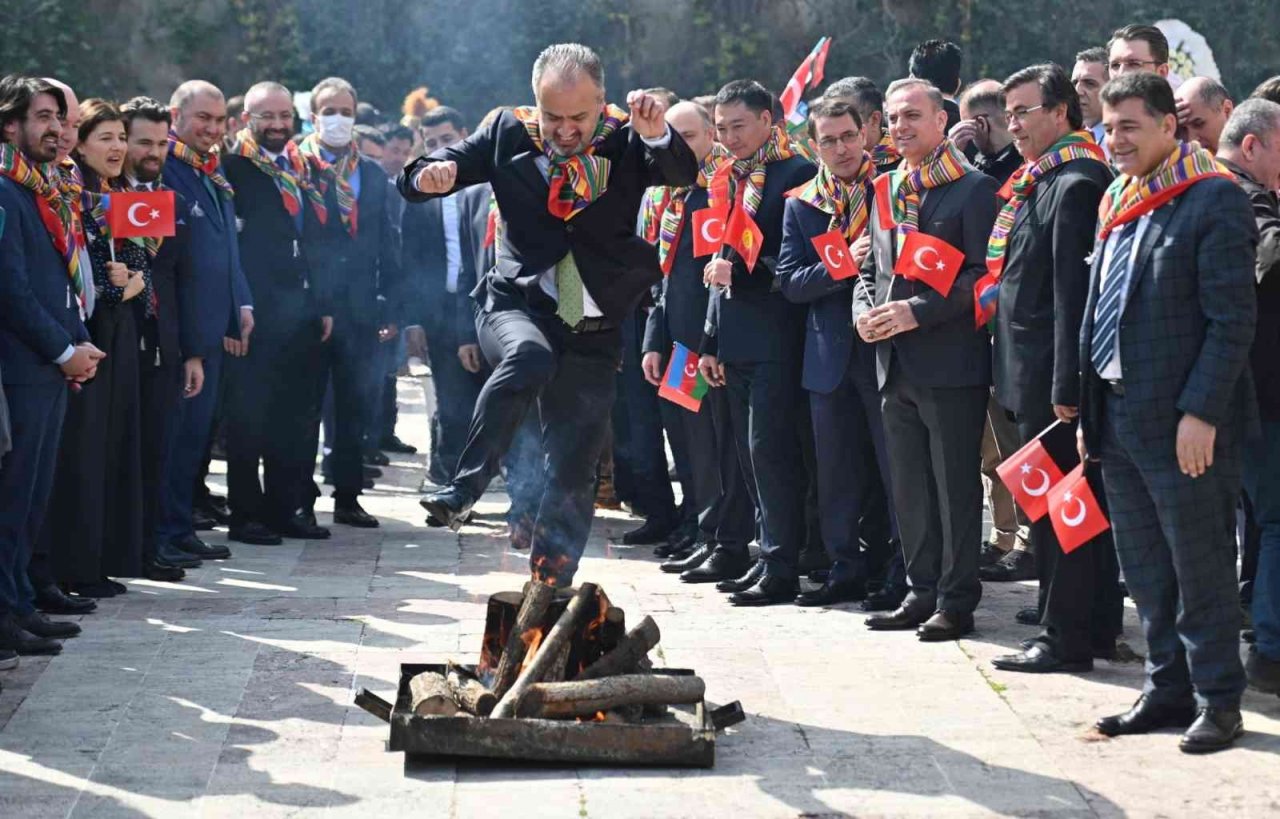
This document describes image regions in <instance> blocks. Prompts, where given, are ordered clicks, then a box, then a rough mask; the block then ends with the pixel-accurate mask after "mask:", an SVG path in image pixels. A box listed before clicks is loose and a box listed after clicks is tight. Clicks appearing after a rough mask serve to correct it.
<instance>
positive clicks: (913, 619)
mask: <svg viewBox="0 0 1280 819" xmlns="http://www.w3.org/2000/svg"><path fill="white" fill-rule="evenodd" d="M928 619H929V615H927V614H924V613H923V612H920V611H917V610H914V609H909V608H907V607H906V606H899V607H898V608H897V609H896V610H894V611H893V612H891V613H889V614H877V615H876V616H874V617H868V618H867V619H866V624H867V628H869V629H871V630H872V631H910V630H912V629H915V628H919V627H920V624H921V623H923V622H924V621H925V620H928Z"/></svg>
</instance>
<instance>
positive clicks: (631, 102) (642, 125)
mask: <svg viewBox="0 0 1280 819" xmlns="http://www.w3.org/2000/svg"><path fill="white" fill-rule="evenodd" d="M627 106H628V107H629V108H630V109H631V130H633V131H635V132H636V133H637V134H639V135H640V136H642V137H644V138H645V139H659V138H661V137H662V135H663V134H665V133H666V132H667V120H666V119H665V117H666V113H667V104H666V103H665V102H663V101H662V100H660V99H658V98H657V97H655V96H653V95H652V94H646V93H645V92H643V91H632V92H631V93H630V94H627Z"/></svg>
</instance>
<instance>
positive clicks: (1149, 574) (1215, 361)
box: [1080, 73, 1257, 753]
mask: <svg viewBox="0 0 1280 819" xmlns="http://www.w3.org/2000/svg"><path fill="white" fill-rule="evenodd" d="M1102 102H1103V122H1104V123H1105V125H1106V129H1107V134H1108V136H1109V139H1110V142H1111V156H1112V159H1113V160H1114V162H1115V165H1116V169H1117V170H1118V171H1119V172H1120V174H1121V176H1120V177H1119V178H1118V179H1117V180H1116V181H1115V182H1114V183H1113V184H1112V186H1111V188H1109V189H1108V191H1107V196H1106V197H1105V198H1104V200H1103V204H1102V207H1101V208H1100V210H1099V213H1100V214H1101V215H1100V218H1099V228H1098V242H1097V244H1096V245H1095V249H1094V254H1093V270H1092V275H1091V277H1090V282H1089V300H1088V302H1087V304H1086V305H1085V313H1084V324H1083V326H1082V327H1081V330H1080V366H1081V369H1082V371H1083V382H1082V399H1081V407H1080V415H1081V424H1080V441H1081V456H1082V457H1084V456H1086V455H1089V456H1093V457H1097V458H1099V459H1100V460H1101V461H1102V474H1103V478H1104V480H1105V482H1106V489H1107V500H1108V501H1109V504H1110V512H1111V526H1112V529H1113V531H1114V532H1115V540H1116V549H1117V551H1118V552H1119V555H1120V566H1121V568H1122V569H1123V570H1124V576H1125V581H1126V583H1127V585H1128V588H1129V594H1130V596H1132V597H1133V601H1134V603H1136V604H1137V607H1138V617H1139V619H1140V620H1141V622H1142V630H1143V632H1144V634H1145V636H1146V638H1147V680H1146V684H1145V685H1144V687H1143V693H1142V696H1141V697H1139V698H1138V701H1137V702H1136V703H1135V704H1134V706H1133V707H1132V708H1131V709H1130V710H1129V711H1128V712H1126V713H1124V714H1120V715H1117V716H1113V717H1104V718H1103V719H1101V720H1099V721H1098V726H1097V727H1098V730H1099V731H1101V732H1102V733H1103V734H1106V735H1108V736H1117V735H1120V734H1136V733H1146V732H1148V731H1151V730H1154V729H1157V728H1162V727H1170V726H1179V727H1183V726H1187V725H1190V726H1191V727H1190V728H1189V729H1188V730H1187V732H1186V734H1185V735H1184V736H1183V738H1182V742H1181V744H1180V746H1179V747H1180V748H1181V749H1182V750H1183V751H1186V752H1188V753H1204V752H1208V751H1216V750H1220V749H1222V748H1225V747H1227V746H1229V745H1231V744H1232V743H1233V742H1234V741H1235V739H1236V738H1237V737H1239V736H1240V735H1241V733H1243V731H1244V727H1243V723H1242V722H1241V719H1240V697H1241V694H1243V692H1244V688H1245V675H1244V669H1243V667H1242V666H1241V663H1240V653H1239V650H1240V603H1239V600H1238V598H1237V594H1236V572H1235V544H1234V542H1233V538H1234V532H1235V508H1236V502H1237V500H1238V499H1239V496H1240V482H1241V477H1240V476H1241V462H1242V452H1241V444H1242V440H1243V438H1244V437H1245V436H1246V435H1248V434H1250V433H1252V432H1255V431H1256V427H1257V406H1256V403H1255V396H1254V390H1253V381H1252V379H1251V378H1250V376H1249V370H1248V361H1249V347H1250V344H1251V342H1252V341H1253V332H1254V326H1255V302H1256V297H1255V295H1254V281H1255V278H1254V263H1255V250H1256V245H1257V228H1256V227H1255V226H1254V220H1253V214H1252V212H1251V211H1250V207H1249V199H1248V197H1247V196H1246V195H1245V193H1244V191H1242V190H1241V189H1240V187H1239V186H1238V185H1236V184H1235V182H1234V180H1233V179H1232V178H1231V177H1230V175H1229V174H1227V172H1226V171H1225V169H1223V168H1222V166H1220V165H1218V164H1217V162H1216V161H1215V160H1214V158H1213V156H1212V155H1211V154H1209V152H1208V151H1205V150H1203V149H1201V148H1199V147H1198V146H1195V145H1194V143H1192V144H1190V145H1187V144H1180V143H1179V142H1178V139H1177V136H1176V132H1177V127H1178V120H1177V109H1176V106H1175V103H1174V99H1173V91H1172V90H1170V88H1169V84H1168V82H1166V81H1165V80H1164V78H1162V77H1159V76H1156V75H1153V74H1145V73H1135V74H1126V75H1124V76H1120V77H1117V78H1116V79H1114V80H1112V81H1111V82H1109V83H1107V85H1106V86H1105V87H1104V88H1103V89H1102ZM1193 720H1194V722H1193Z"/></svg>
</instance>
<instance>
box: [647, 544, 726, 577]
mask: <svg viewBox="0 0 1280 819" xmlns="http://www.w3.org/2000/svg"><path fill="white" fill-rule="evenodd" d="M715 550H716V544H714V543H702V544H699V545H698V548H696V549H694V550H693V552H692V553H691V554H690V555H688V556H687V557H683V558H680V559H679V560H675V559H672V560H668V561H667V562H666V563H663V564H662V565H661V566H659V567H658V568H659V569H662V571H664V572H666V573H667V574H683V573H684V572H687V571H689V570H690V569H696V568H698V567H699V566H701V565H702V564H703V563H706V562H707V559H708V558H709V557H711V553H712V552H714V551H715Z"/></svg>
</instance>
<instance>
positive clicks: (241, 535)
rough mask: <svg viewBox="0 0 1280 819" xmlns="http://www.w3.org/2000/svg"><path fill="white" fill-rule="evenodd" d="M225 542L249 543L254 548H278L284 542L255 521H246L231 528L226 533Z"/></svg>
mask: <svg viewBox="0 0 1280 819" xmlns="http://www.w3.org/2000/svg"><path fill="white" fill-rule="evenodd" d="M227 540H234V541H236V542H237V543H251V544H253V545H254V546H279V545H280V544H281V543H283V542H284V541H283V540H281V538H280V535H278V534H276V533H275V532H273V531H271V530H270V529H268V528H267V527H266V526H264V525H262V524H261V523H258V522H257V521H256V520H250V521H246V522H245V523H242V524H240V525H239V526H232V527H231V529H230V530H228V532H227Z"/></svg>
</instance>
